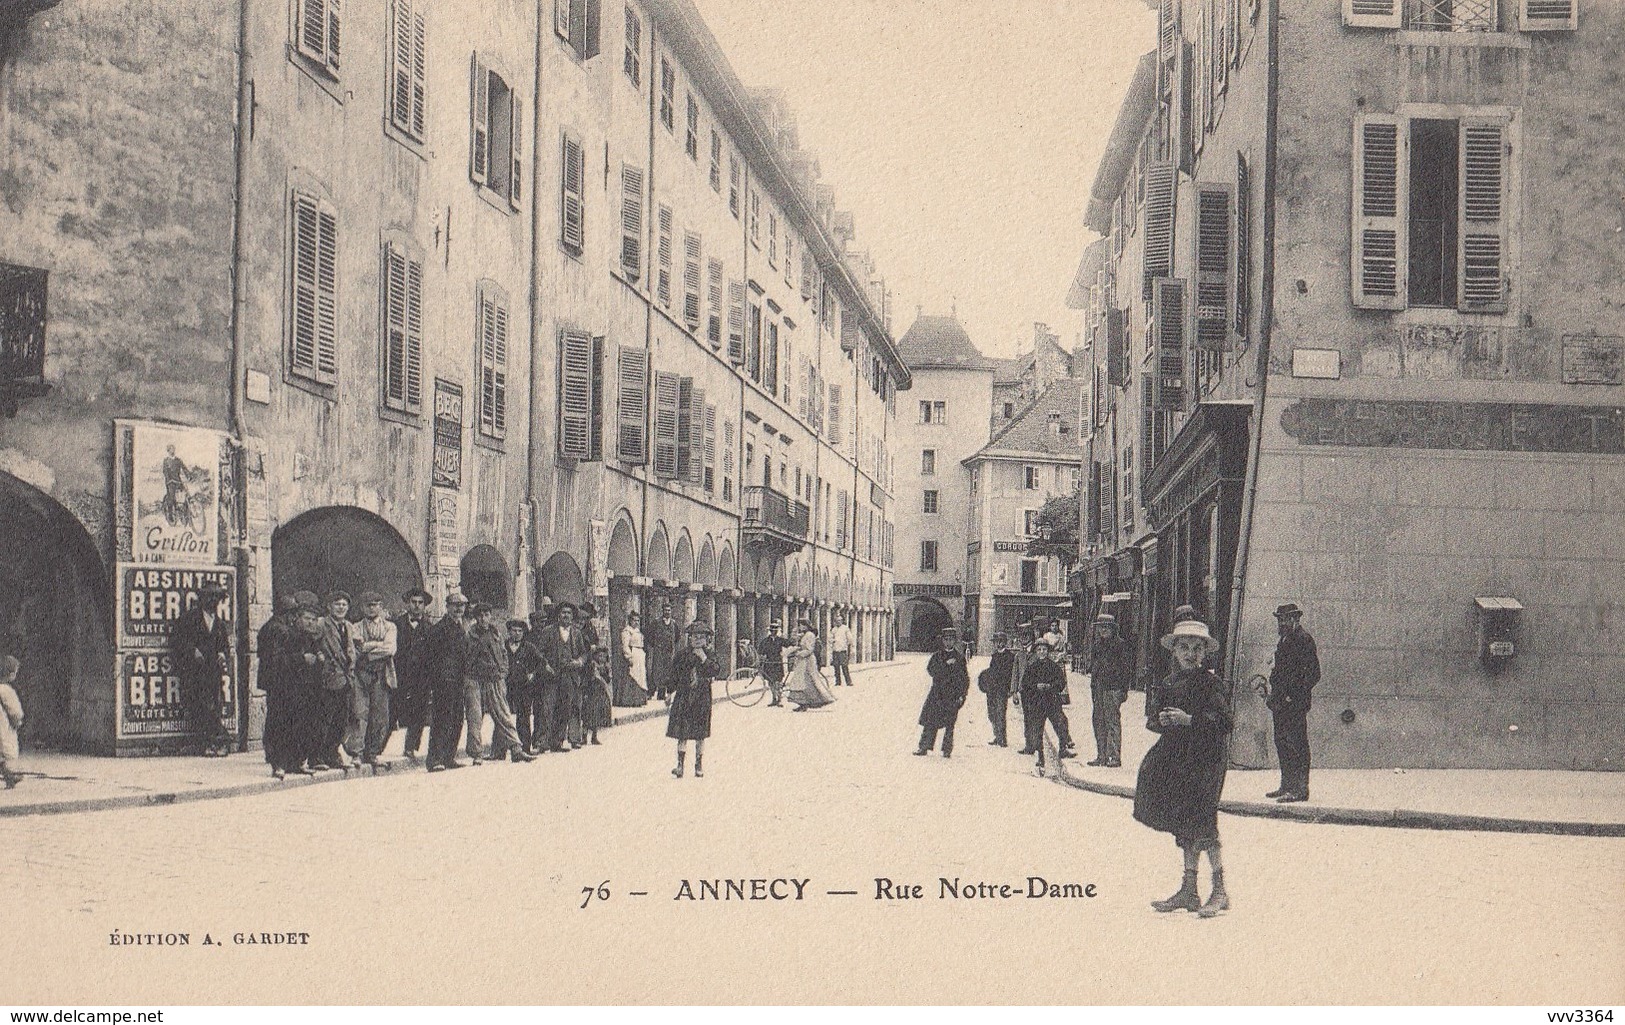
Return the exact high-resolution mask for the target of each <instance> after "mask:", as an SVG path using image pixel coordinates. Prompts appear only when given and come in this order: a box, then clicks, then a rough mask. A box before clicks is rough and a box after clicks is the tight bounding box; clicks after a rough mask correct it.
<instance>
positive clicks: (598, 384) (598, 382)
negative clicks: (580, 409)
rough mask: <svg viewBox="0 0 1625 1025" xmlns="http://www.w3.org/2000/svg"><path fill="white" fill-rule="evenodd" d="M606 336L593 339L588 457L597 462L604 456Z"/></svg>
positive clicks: (597, 336) (596, 336)
mask: <svg viewBox="0 0 1625 1025" xmlns="http://www.w3.org/2000/svg"><path fill="white" fill-rule="evenodd" d="M604 408H605V407H604V336H603V335H594V336H593V339H592V418H591V421H590V423H591V425H592V439H591V441H590V442H589V443H588V445H587V458H588V459H591V460H593V461H594V462H597V461H599V460H601V459H603V458H604Z"/></svg>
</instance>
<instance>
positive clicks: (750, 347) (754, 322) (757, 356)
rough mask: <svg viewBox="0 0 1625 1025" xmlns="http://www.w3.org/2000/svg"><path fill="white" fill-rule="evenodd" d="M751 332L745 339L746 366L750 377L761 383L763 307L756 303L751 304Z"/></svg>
mask: <svg viewBox="0 0 1625 1025" xmlns="http://www.w3.org/2000/svg"><path fill="white" fill-rule="evenodd" d="M749 328H750V331H749V334H748V335H747V336H746V339H745V367H746V370H747V371H748V372H749V374H750V379H751V380H752V381H755V382H756V383H758V384H760V383H761V381H762V308H761V306H759V305H757V304H756V303H751V304H750V324H749Z"/></svg>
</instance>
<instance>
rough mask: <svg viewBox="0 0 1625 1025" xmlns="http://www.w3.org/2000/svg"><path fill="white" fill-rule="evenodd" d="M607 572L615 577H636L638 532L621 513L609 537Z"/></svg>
mask: <svg viewBox="0 0 1625 1025" xmlns="http://www.w3.org/2000/svg"><path fill="white" fill-rule="evenodd" d="M609 571H610V572H611V573H613V574H615V575H616V576H617V577H620V576H627V577H635V576H637V575H638V532H637V531H636V530H635V529H633V527H632V521H631V519H630V518H628V517H627V516H626V514H625V513H622V514H621V515H620V516H619V517H618V518H617V519H616V520H615V529H614V530H613V531H611V532H610V535H609Z"/></svg>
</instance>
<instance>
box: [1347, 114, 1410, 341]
mask: <svg viewBox="0 0 1625 1025" xmlns="http://www.w3.org/2000/svg"><path fill="white" fill-rule="evenodd" d="M1406 141H1407V140H1406V133H1405V122H1404V120H1403V119H1401V118H1397V117H1394V116H1393V115H1390V114H1365V115H1361V116H1359V117H1357V118H1356V119H1355V122H1354V204H1353V205H1354V209H1353V226H1352V230H1351V244H1350V247H1349V248H1350V251H1351V252H1352V255H1353V259H1352V266H1351V267H1350V276H1351V285H1352V290H1353V295H1352V299H1353V302H1354V305H1355V306H1359V307H1362V308H1364V309H1371V310H1400V309H1404V308H1405V299H1406V287H1407V286H1406V280H1407V275H1406V255H1407V254H1406V247H1407V246H1408V245H1409V242H1408V240H1407V238H1406V230H1405V228H1406V224H1405V222H1406V216H1405V215H1406V206H1407V204H1408V203H1409V188H1408V181H1407V179H1408V176H1409V170H1410V158H1409V155H1408V152H1407V151H1408V146H1407V145H1406Z"/></svg>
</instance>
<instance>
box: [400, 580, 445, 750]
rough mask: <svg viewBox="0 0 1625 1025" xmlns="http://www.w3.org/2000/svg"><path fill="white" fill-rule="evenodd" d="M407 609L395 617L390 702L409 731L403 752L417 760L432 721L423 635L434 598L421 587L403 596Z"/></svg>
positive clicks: (426, 630)
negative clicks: (393, 664) (392, 694)
mask: <svg viewBox="0 0 1625 1025" xmlns="http://www.w3.org/2000/svg"><path fill="white" fill-rule="evenodd" d="M401 600H402V601H404V602H406V611H405V612H403V613H401V614H400V615H398V616H396V617H395V678H396V687H395V696H394V698H393V699H392V701H391V702H390V707H391V710H392V711H393V712H394V713H395V725H396V726H398V727H400V728H401V729H403V730H405V731H406V741H405V744H404V745H403V747H402V751H403V752H404V753H405V755H406V757H407V758H409V759H412V760H413V761H416V760H417V756H418V748H419V747H420V746H421V745H422V744H423V730H424V727H425V726H427V725H428V721H429V675H428V669H427V667H426V666H425V664H424V652H425V647H424V643H423V642H424V638H425V637H427V636H428V633H429V628H430V626H431V625H432V624H431V623H430V621H429V606H430V605H431V604H433V603H434V598H432V597H431V596H430V595H429V592H428V591H425V590H423V588H421V587H414V588H413V589H412V590H410V591H407V592H406V593H405V594H403V595H401Z"/></svg>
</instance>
